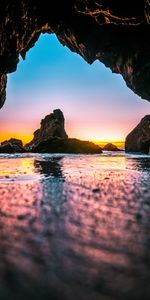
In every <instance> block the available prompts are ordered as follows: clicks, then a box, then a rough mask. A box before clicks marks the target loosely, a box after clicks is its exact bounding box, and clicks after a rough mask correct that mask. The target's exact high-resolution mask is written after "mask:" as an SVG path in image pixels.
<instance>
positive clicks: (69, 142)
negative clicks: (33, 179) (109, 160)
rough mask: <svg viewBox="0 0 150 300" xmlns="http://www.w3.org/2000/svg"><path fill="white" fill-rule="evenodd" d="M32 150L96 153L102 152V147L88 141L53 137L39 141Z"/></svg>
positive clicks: (40, 151) (41, 151)
mask: <svg viewBox="0 0 150 300" xmlns="http://www.w3.org/2000/svg"><path fill="white" fill-rule="evenodd" d="M32 152H39V153H74V154H79V153H80V154H98V153H102V149H101V148H100V147H99V146H98V145H95V144H94V143H92V142H89V141H81V140H78V139H71V138H66V139H61V138H58V137H54V138H51V139H48V140H44V141H43V142H40V143H39V144H38V145H37V146H35V147H33V148H32Z"/></svg>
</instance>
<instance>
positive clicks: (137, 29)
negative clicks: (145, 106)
mask: <svg viewBox="0 0 150 300" xmlns="http://www.w3.org/2000/svg"><path fill="white" fill-rule="evenodd" d="M0 12H1V18H0V45H1V47H0V106H2V105H3V104H4V101H5V88H6V78H7V76H6V74H7V73H10V72H13V71H15V70H16V68H17V63H18V61H19V54H20V55H21V56H22V57H23V59H25V56H26V52H27V51H28V50H29V49H30V48H31V47H33V46H34V44H35V42H36V41H37V40H38V38H39V36H40V34H41V33H45V32H47V33H55V34H56V35H57V37H58V39H59V41H60V42H61V43H62V44H63V45H66V46H67V47H69V48H70V50H71V51H75V52H77V53H78V54H80V55H81V56H82V57H83V58H84V59H85V60H86V61H87V62H88V63H92V62H93V61H94V60H96V59H98V60H100V61H101V62H102V63H104V64H105V66H106V67H109V68H110V69H111V70H112V72H115V73H119V74H121V75H122V76H123V78H124V80H125V81H126V84H127V86H128V87H129V88H131V89H132V90H133V91H134V92H135V93H137V94H138V95H140V96H141V97H142V98H145V99H147V100H150V54H149V53H150V44H149V33H150V26H149V22H150V14H149V12H150V1H149V0H139V1H136V3H132V2H131V1H129V0H122V1H119V0H118V1H112V0H103V1H102V0H69V1H67V0H62V1H52V2H49V1H47V0H43V1H40V0H37V1H36V0H3V1H0Z"/></svg>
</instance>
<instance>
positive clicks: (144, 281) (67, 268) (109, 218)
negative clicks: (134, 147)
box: [0, 152, 150, 300]
mask: <svg viewBox="0 0 150 300" xmlns="http://www.w3.org/2000/svg"><path fill="white" fill-rule="evenodd" d="M149 248H150V156H138V155H126V156H125V155H124V153H123V152H119V153H114V154H110V153H104V154H102V155H46V154H45V155H44V154H43V155H38V154H37V155H33V154H31V155H25V154H23V155H0V300H10V299H13V300H20V299H21V300H24V299H29V300H30V299H36V300H53V299H54V300H59V299H61V300H70V299H71V300H75V299H78V300H101V299H102V300H103V299H104V300H122V299H123V300H128V299H129V300H149V299H150V251H149Z"/></svg>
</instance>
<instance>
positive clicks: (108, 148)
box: [103, 143, 120, 151]
mask: <svg viewBox="0 0 150 300" xmlns="http://www.w3.org/2000/svg"><path fill="white" fill-rule="evenodd" d="M103 150H106V151H120V149H119V148H117V146H115V145H114V144H112V143H108V144H106V145H105V146H104V147H103Z"/></svg>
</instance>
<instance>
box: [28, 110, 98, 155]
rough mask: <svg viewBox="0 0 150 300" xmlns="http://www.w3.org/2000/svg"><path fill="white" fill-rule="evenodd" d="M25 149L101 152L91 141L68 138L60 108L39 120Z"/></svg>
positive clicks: (55, 151) (49, 151) (48, 151)
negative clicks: (39, 124)
mask: <svg viewBox="0 0 150 300" xmlns="http://www.w3.org/2000/svg"><path fill="white" fill-rule="evenodd" d="M25 149H26V150H27V151H31V152H39V153H46V152H47V153H87V154H93V153H101V152H102V150H101V148H100V147H99V146H97V145H95V144H94V143H92V142H88V141H81V140H78V139H69V138H68V136H67V134H66V131H65V118H64V115H63V113H62V111H61V110H60V109H55V110H54V111H53V113H51V114H49V115H47V116H46V117H45V118H44V119H43V120H42V121H41V127H40V129H37V130H36V131H35V132H34V138H33V140H32V141H31V142H30V143H28V144H27V145H26V146H25Z"/></svg>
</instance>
